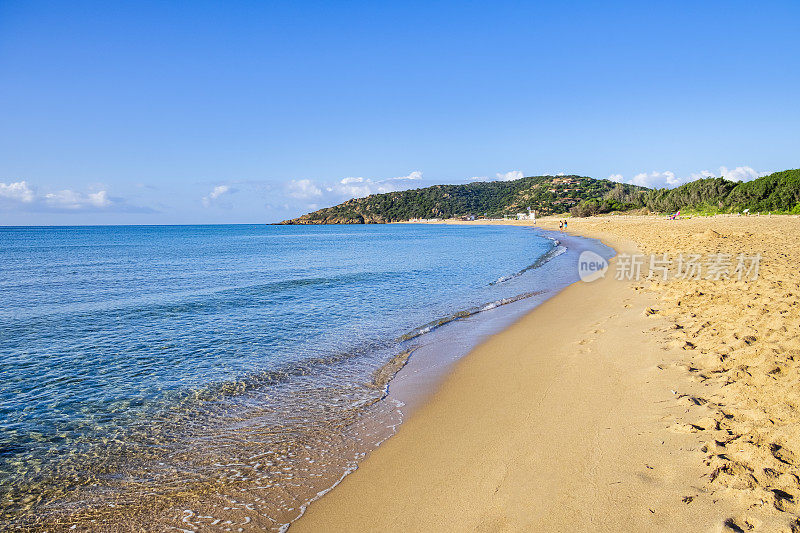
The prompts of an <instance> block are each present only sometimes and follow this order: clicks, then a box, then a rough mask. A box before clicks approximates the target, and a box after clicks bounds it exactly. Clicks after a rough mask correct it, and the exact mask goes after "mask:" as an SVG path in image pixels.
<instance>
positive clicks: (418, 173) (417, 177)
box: [389, 170, 422, 180]
mask: <svg viewBox="0 0 800 533" xmlns="http://www.w3.org/2000/svg"><path fill="white" fill-rule="evenodd" d="M389 179H392V180H421V179H422V172H421V171H419V170H415V171H414V172H412V173H411V174H409V175H408V176H399V177H397V178H389Z"/></svg>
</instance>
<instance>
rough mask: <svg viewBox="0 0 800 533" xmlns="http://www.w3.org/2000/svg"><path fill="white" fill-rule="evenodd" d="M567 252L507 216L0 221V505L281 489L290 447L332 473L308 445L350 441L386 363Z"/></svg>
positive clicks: (32, 512)
mask: <svg viewBox="0 0 800 533" xmlns="http://www.w3.org/2000/svg"><path fill="white" fill-rule="evenodd" d="M567 252H568V250H567V248H565V247H564V246H563V245H562V246H559V245H558V243H556V242H554V241H553V239H552V238H546V237H544V236H542V234H541V233H540V232H538V231H536V230H533V229H530V228H518V227H502V226H471V227H463V226H444V225H389V226H264V225H252V226H244V225H243V226H168V227H163V226H159V227H142V226H122V227H53V228H0V302H1V303H0V518H2V519H3V520H5V521H8V522H9V523H16V524H21V525H25V524H29V523H30V521H31V520H34V518H32V517H35V519H36V520H40V519H42V517H47V516H51V515H52V516H61V514H63V513H67V514H69V513H72V514H75V512H76V508H77V510H78V511H79V512H78V513H77V515H80V513H84V512H88V511H86V510H87V509H97V508H105V507H104V506H106V504H107V502H108V501H109V498H110V499H112V500H113V501H116V502H117V504H115V508H116V506H117V505H121V503H120V502H121V501H122V502H123V503H124V502H127V503H128V504H130V501H132V500H131V498H133V500H135V499H136V498H135V497H131V496H130V494H137V493H142V494H145V493H146V494H148V495H152V494H156V496H157V497H154V498H156V499H155V500H153V501H156V502H161V503H162V504H163V501H166V500H169V499H170V498H172V497H173V496H174V495H173V492H172V491H171V490H170V489H169V488H167V487H168V486H170V484H173V485H174V484H176V483H177V484H180V485H182V486H183V487H184V489H185V487H187V486H191V487H194V488H195V489H196V490H195V492H203V493H205V492H204V491H207V489H208V484H209V483H212V484H219V483H222V484H224V485H225V486H228V485H229V484H230V483H236V482H241V483H244V485H242V486H243V487H244V486H245V485H246V481H248V480H250V481H252V480H259V483H261V485H260V486H264V487H266V486H269V487H272V488H274V489H276V490H277V488H280V490H281V494H283V492H285V491H286V490H287V489H286V488H287V486H288V485H292V484H293V483H294V484H298V483H299V484H300V485H302V484H303V483H308V481H307V480H306V481H302V482H298V481H296V480H297V477H298V473H297V472H296V470H297V468H298V466H297V461H298V452H297V450H298V449H302V450H304V452H303V453H304V454H306V455H307V456H308V458H307V459H305V460H306V462H307V463H308V464H319V463H325V464H326V465H327V467H326V468H327V474H326V475H328V476H329V475H330V469H331V468H334V469H335V468H341V467H342V466H341V465H339V466H337V464H338V463H336V461H334V460H330V461H327V462H324V461H320V460H319V456H320V454H321V455H322V456H324V455H325V453H324V452H325V450H326V449H327V450H328V451H330V450H333V449H337V447H338V448H341V447H342V446H345V447H346V446H349V444H346V443H345V441H347V439H346V438H345V437H343V436H342V435H344V434H345V433H346V432H347V431H348V429H347V428H349V427H351V426H352V425H353V422H354V420H355V418H357V417H358V416H360V415H359V414H358V413H360V410H363V409H365V408H367V407H369V406H372V405H374V404H375V402H376V401H377V400H379V399H380V398H381V397H382V396H383V393H384V389H385V383H384V382H382V381H381V378H380V377H376V376H379V375H380V371H381V369H382V368H383V367H384V365H386V363H387V362H389V361H390V360H392V358H393V357H395V356H396V355H397V354H399V353H402V352H404V351H407V350H408V349H409V348H413V346H412V345H413V343H415V342H417V343H418V342H420V339H421V338H422V337H424V335H425V334H426V333H427V332H429V331H430V330H432V329H434V328H435V327H437V326H439V325H442V324H444V325H443V326H442V329H443V328H446V327H447V322H448V321H449V320H450V319H451V318H454V317H455V318H458V317H459V316H464V315H466V314H468V313H472V312H475V311H479V310H481V309H489V308H492V307H495V306H496V305H497V304H499V303H504V302H508V301H512V300H516V299H519V298H523V299H524V297H526V296H529V295H531V294H541V293H542V292H545V291H548V290H555V289H557V288H559V287H561V286H564V285H565V284H566V283H568V282H571V281H574V279H575V278H576V273H575V272H574V271H573V270H572V269H570V268H566V267H564V268H557V267H558V265H559V264H562V265H566V264H567V263H566V262H565V259H566V258H567V257H569V256H570V253H567ZM604 253H606V254H607V255H608V250H606V251H605V252H604ZM548 260H549V261H548ZM559 262H561V263H559ZM544 264H546V265H549V266H548V268H547V269H545V268H529V267H531V266H536V267H539V266H541V265H544ZM465 311H467V312H465ZM209 436H213V439H210V440H209ZM376 439H377V437H376ZM351 440H352V439H351ZM348 442H349V441H348ZM226 443H227V446H226V445H225V444H226ZM254 443H257V444H258V446H257V447H256V448H254V450H255V449H257V450H260V452H263V453H267V454H271V455H269V458H268V459H267V458H264V460H263V461H260V462H259V461H254V462H251V466H252V465H254V464H258V467H256V468H255V471H253V472H251V473H250V474H249V476H248V474H242V473H241V472H242V468H238V469H234V470H235V471H237V472H239V475H238V477H239V478H245V479H244V480H241V479H237V476H236V475H234V474H232V473H231V469H230V468H227V469H226V468H222V467H217V466H215V465H222V464H223V463H224V461H223V459H222V457H223V456H225V461H228V460H232V459H231V457H228V455H230V454H231V453H233V452H232V451H231V449H236V450H237V453H241V450H243V449H246V448H247V447H248V446H253V444H254ZM217 448H219V449H217ZM223 448H224V449H223ZM215 450H216V451H215ZM292 450H295V451H294V452H292ZM260 452H259V453H260ZM253 453H255V452H253ZM331 453H332V452H331ZM234 455H235V454H234ZM255 455H258V453H255ZM255 455H253V456H255ZM312 457H316V458H317V459H312ZM237 460H241V457H239V458H238V459H237ZM267 463H270V464H267ZM225 464H227V463H225ZM187 465H191V466H187ZM306 466H308V465H306ZM320 468H322V466H320ZM259 469H260V470H259ZM307 471H309V470H308V469H307ZM307 475H308V476H312V475H314V476H318V477H319V478H320V481H319V486H316V485H315V489H318V488H321V487H323V485H324V484H325V482H324V481H323V478H325V476H324V475H323V474H322V473H317V474H311V473H309V474H307ZM281 476H283V477H281ZM287 476H289V477H287ZM300 477H302V476H300ZM290 480H295V481H294V482H292V481H290ZM312 484H313V483H312ZM201 488H202V490H201ZM301 488H302V487H301ZM301 488H298V489H297V490H298V491H300V492H302V490H301ZM182 490H183V489H182ZM193 490H194V489H193ZM184 492H185V490H184ZM110 495H112V496H110ZM292 497H293V498H297V496H292ZM261 499H262V500H264V502H262V503H263V507H264V508H265V509H267V508H269V509H272V507H276V506H277V507H281V506H283V507H284V508H286V507H288V506H289V505H290V503H287V502H290V499H291V498H289V497H284V496H276V495H275V494H273V493H267V494H265V495H264V496H263V498H261ZM277 500H280V502H277ZM76 501H78V502H81V503H80V505H77V506H76V504H75V502H76ZM193 501H199V497H197V498H196V499H195V500H193ZM276 502H277V503H276ZM131 505H134V506H135V504H131ZM151 505H153V506H155V507H158V505H160V504H157V503H152V502H151ZM163 505H166V507H169V505H171V504H163ZM291 505H295V504H291ZM269 512H272V513H273V514H274V513H275V511H274V509H272V510H270V511H269ZM59 513H61V514H59ZM101 514H102V513H101ZM107 514H108V513H106V515H107ZM264 514H267V511H265V512H264ZM106 515H103V516H106ZM117 518H118V517H117ZM76 520H78V522H76V523H80V518H76ZM249 520H250V519H249V518H248V522H249ZM274 521H275V523H276V524H277V523H278V522H280V520H277V519H275V520H274Z"/></svg>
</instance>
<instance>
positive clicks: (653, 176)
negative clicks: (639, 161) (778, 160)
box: [608, 167, 769, 189]
mask: <svg viewBox="0 0 800 533" xmlns="http://www.w3.org/2000/svg"><path fill="white" fill-rule="evenodd" d="M767 174H769V173H768V172H758V171H756V170H754V169H753V168H752V167H736V168H734V169H732V170H729V169H728V168H727V167H719V172H718V173H714V172H711V171H709V170H701V171H699V172H692V173H691V174H689V175H688V176H676V175H675V173H674V172H672V171H669V170H665V171H663V172H657V171H653V172H649V173H648V172H642V173H640V174H636V175H635V176H633V178H631V179H625V178H624V177H623V176H622V174H611V175H610V176H609V177H608V179H610V180H611V181H616V182H619V183H631V184H633V185H641V186H643V187H649V188H651V189H653V188H655V189H660V188H665V187H666V188H669V189H671V188H674V187H678V186H679V185H683V184H684V183H689V182H690V181H695V180H699V179H705V178H718V177H723V178H725V179H728V180H731V181H750V180H754V179H756V178H759V177H761V176H766V175H767Z"/></svg>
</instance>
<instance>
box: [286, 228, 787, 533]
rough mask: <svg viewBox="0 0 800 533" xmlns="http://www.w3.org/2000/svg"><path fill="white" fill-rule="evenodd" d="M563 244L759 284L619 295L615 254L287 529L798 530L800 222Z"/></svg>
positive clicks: (518, 328) (512, 331)
mask: <svg viewBox="0 0 800 533" xmlns="http://www.w3.org/2000/svg"><path fill="white" fill-rule="evenodd" d="M539 225H540V226H543V227H546V228H550V229H552V228H555V227H557V225H558V221H557V220H540V221H539ZM569 231H570V232H571V233H577V234H582V235H587V236H593V237H599V238H602V239H603V240H604V241H605V242H607V243H608V244H610V245H612V246H614V247H615V248H616V249H617V250H618V251H619V252H621V253H627V254H632V253H636V252H642V253H645V254H650V253H657V254H663V253H667V254H670V257H672V258H674V257H676V256H677V255H678V254H679V253H684V254H702V255H703V256H704V257H706V256H708V254H716V253H728V254H731V255H732V256H735V255H736V254H739V253H744V254H746V255H748V256H752V255H755V254H760V255H761V260H760V272H759V276H758V278H757V279H756V280H748V279H743V280H738V279H736V277H735V276H734V277H733V278H728V279H720V280H714V279H708V280H706V279H692V280H678V279H675V278H674V277H670V279H669V280H667V281H662V280H660V279H651V280H645V279H642V280H639V281H636V280H630V281H618V280H615V279H614V275H613V274H614V272H615V269H616V268H617V267H618V264H617V261H619V260H620V256H618V257H617V258H615V259H614V260H612V262H611V266H610V270H609V273H608V275H607V276H606V277H605V278H604V279H602V280H600V281H596V282H594V283H589V284H583V283H579V284H575V285H572V286H570V287H568V288H567V289H566V290H564V291H563V292H562V293H561V294H559V295H558V296H556V297H555V298H553V299H551V300H549V301H547V302H546V303H545V304H543V305H542V306H540V307H539V308H537V309H536V310H534V311H533V312H532V313H530V314H529V315H527V316H526V317H524V318H523V319H521V320H520V321H519V322H517V323H516V324H514V325H513V326H512V327H510V328H509V329H508V330H506V331H504V332H503V333H501V334H499V335H495V336H493V337H491V338H489V339H488V340H487V341H486V342H484V343H483V344H482V345H480V346H479V347H477V348H476V349H475V350H473V352H471V353H470V354H469V355H468V356H467V357H465V358H463V359H462V360H460V361H459V362H458V363H457V364H456V365H455V366H454V368H453V370H452V372H451V373H450V375H449V376H448V377H447V378H446V379H445V380H444V382H443V383H442V385H441V387H440V388H439V390H438V391H437V392H436V393H435V394H434V395H433V396H432V398H431V400H430V401H429V402H427V403H426V404H425V405H424V406H422V407H420V408H419V409H418V410H417V411H416V412H415V413H413V415H412V416H411V417H410V418H409V420H408V421H406V422H405V423H404V424H403V425H402V426H401V428H400V430H399V432H398V433H397V435H396V436H395V437H393V438H392V439H390V440H389V441H387V442H386V443H384V444H383V445H382V446H381V447H380V448H379V449H378V450H376V451H375V452H373V453H372V454H371V455H370V457H368V458H367V460H366V461H364V462H363V463H362V465H361V467H360V468H359V469H358V471H356V472H355V473H354V474H351V475H350V476H348V477H347V478H345V480H344V481H343V482H342V483H341V484H340V485H339V486H338V487H337V488H336V489H334V490H333V491H331V492H330V493H329V494H327V495H326V496H325V497H323V498H322V499H320V500H319V501H318V502H315V503H314V504H312V505H311V506H310V508H309V510H308V511H307V513H306V515H305V516H304V517H303V518H302V519H301V520H299V521H298V522H297V523H295V524H294V525H293V526H292V531H316V532H319V531H787V532H789V531H798V530H800V521H798V514H797V513H798V498H800V477H798V476H799V475H800V468H798V461H800V413H798V406H800V306H798V303H797V300H798V295H800V274H798V265H800V261H798V260H799V259H800V219H798V218H795V217H726V216H720V217H714V218H695V219H688V220H676V221H668V220H665V219H663V218H655V217H621V216H609V217H598V218H591V219H571V220H570V223H569ZM643 273H644V274H646V270H643Z"/></svg>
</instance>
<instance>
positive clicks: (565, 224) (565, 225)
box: [564, 220, 567, 230]
mask: <svg viewBox="0 0 800 533" xmlns="http://www.w3.org/2000/svg"><path fill="white" fill-rule="evenodd" d="M564 229H565V230H566V229H567V221H566V220H565V221H564Z"/></svg>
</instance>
